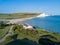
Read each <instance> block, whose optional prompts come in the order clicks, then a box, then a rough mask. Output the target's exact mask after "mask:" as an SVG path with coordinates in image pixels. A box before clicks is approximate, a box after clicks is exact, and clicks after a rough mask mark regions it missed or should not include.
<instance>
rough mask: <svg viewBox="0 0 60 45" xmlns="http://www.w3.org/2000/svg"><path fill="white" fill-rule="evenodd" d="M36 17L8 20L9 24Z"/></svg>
mask: <svg viewBox="0 0 60 45" xmlns="http://www.w3.org/2000/svg"><path fill="white" fill-rule="evenodd" d="M33 18H35V17H30V18H21V19H11V20H7V21H9V22H8V23H7V24H17V23H18V22H22V21H25V20H29V19H33Z"/></svg>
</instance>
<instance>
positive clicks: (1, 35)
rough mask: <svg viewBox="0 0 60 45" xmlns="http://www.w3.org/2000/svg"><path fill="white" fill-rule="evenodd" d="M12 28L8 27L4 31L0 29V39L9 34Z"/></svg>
mask: <svg viewBox="0 0 60 45" xmlns="http://www.w3.org/2000/svg"><path fill="white" fill-rule="evenodd" d="M9 28H10V26H6V27H4V28H3V29H0V38H2V37H3V36H5V34H6V33H7V32H8V30H9Z"/></svg>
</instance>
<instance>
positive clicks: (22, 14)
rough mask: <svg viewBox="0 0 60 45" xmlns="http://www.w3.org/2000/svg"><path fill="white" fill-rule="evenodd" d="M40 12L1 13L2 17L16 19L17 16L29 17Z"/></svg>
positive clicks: (0, 16) (0, 17)
mask: <svg viewBox="0 0 60 45" xmlns="http://www.w3.org/2000/svg"><path fill="white" fill-rule="evenodd" d="M39 14H40V13H14V14H0V19H16V18H27V17H34V16H37V15H39Z"/></svg>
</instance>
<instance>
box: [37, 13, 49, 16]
mask: <svg viewBox="0 0 60 45" xmlns="http://www.w3.org/2000/svg"><path fill="white" fill-rule="evenodd" d="M46 16H49V15H48V14H46V13H42V14H40V15H38V16H37V17H46Z"/></svg>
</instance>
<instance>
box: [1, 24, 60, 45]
mask: <svg viewBox="0 0 60 45" xmlns="http://www.w3.org/2000/svg"><path fill="white" fill-rule="evenodd" d="M12 32H13V34H12V35H11V36H8V37H7V38H6V40H5V41H4V42H3V43H1V45H5V44H6V45H9V44H10V45H44V44H46V45H48V44H49V45H53V44H54V45H55V44H56V45H60V34H57V33H54V32H49V31H46V30H43V29H40V28H36V30H35V31H31V30H26V29H24V28H23V27H22V26H21V25H14V27H13V29H12Z"/></svg>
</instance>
